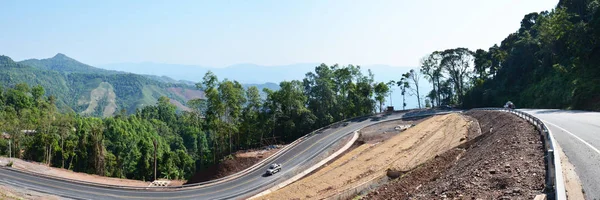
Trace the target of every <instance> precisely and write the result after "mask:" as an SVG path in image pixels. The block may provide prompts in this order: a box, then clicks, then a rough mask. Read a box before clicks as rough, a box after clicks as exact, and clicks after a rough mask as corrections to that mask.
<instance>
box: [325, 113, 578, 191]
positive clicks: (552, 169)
mask: <svg viewBox="0 0 600 200" xmlns="http://www.w3.org/2000/svg"><path fill="white" fill-rule="evenodd" d="M471 110H486V111H503V112H509V113H512V114H514V115H517V116H518V117H520V118H523V119H525V120H527V121H528V122H529V123H531V124H532V125H534V126H535V127H536V129H537V130H538V131H539V132H540V134H541V135H542V137H543V138H544V140H543V143H544V149H545V151H544V154H545V155H544V159H545V162H546V175H545V176H546V188H545V192H546V193H547V194H548V199H557V200H566V199H567V198H566V191H565V186H564V179H563V175H562V167H561V165H560V157H559V156H558V155H557V154H555V152H554V146H556V141H555V140H554V137H553V136H552V132H551V131H550V129H548V128H547V126H546V125H545V124H544V123H543V122H542V120H540V119H538V118H536V117H534V116H532V115H530V114H527V113H524V112H521V111H518V110H513V109H506V108H475V109H471ZM386 178H387V177H385V176H379V177H374V178H373V179H370V180H368V181H365V182H363V183H361V184H359V185H357V186H355V187H352V188H349V189H346V190H344V191H342V192H339V193H337V194H335V195H332V196H329V197H327V198H326V199H328V200H338V199H350V198H352V197H354V196H356V195H357V194H360V193H363V192H365V191H370V190H373V189H375V188H376V187H377V186H379V185H381V184H382V183H384V182H385V180H387V179H386Z"/></svg>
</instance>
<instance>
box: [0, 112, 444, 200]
mask: <svg viewBox="0 0 600 200" xmlns="http://www.w3.org/2000/svg"><path fill="white" fill-rule="evenodd" d="M436 112H438V113H439V112H445V111H419V112H412V113H409V114H406V116H405V113H394V114H390V115H386V116H378V117H370V118H364V119H359V120H353V121H351V122H349V123H348V124H347V125H345V126H339V127H332V128H329V129H325V130H322V131H321V132H320V133H317V134H314V135H313V136H311V137H309V138H306V139H305V140H304V141H303V142H301V143H299V144H298V145H297V146H295V147H293V148H291V149H289V150H288V151H287V152H286V153H283V154H281V155H279V156H278V157H277V158H275V160H274V162H276V163H283V165H282V170H281V172H279V173H277V174H274V175H272V176H265V175H264V174H265V171H266V169H267V166H268V165H269V164H271V163H265V164H264V166H263V167H260V168H258V169H257V170H254V171H252V172H250V173H248V174H246V175H244V176H242V177H239V178H237V179H234V180H230V181H226V182H223V183H218V184H214V185H207V186H203V187H199V188H185V189H179V190H161V191H153V190H131V189H122V188H106V187H100V186H94V185H87V184H81V183H73V182H69V181H63V180H56V179H52V178H45V177H38V176H35V175H31V174H27V173H22V172H18V171H12V170H7V169H2V168H0V183H3V184H9V185H14V186H17V187H21V188H26V189H31V190H35V191H39V192H43V193H49V194H54V195H59V196H62V197H68V198H75V199H242V198H247V197H250V196H252V195H254V194H257V193H259V192H261V191H263V190H265V189H268V188H270V187H272V186H274V185H275V184H278V183H280V182H282V181H284V180H286V179H287V178H290V177H292V176H294V175H296V174H298V173H300V172H301V170H302V169H304V168H306V167H307V165H310V164H311V163H314V162H315V161H316V160H317V159H318V156H319V155H321V154H322V153H323V152H325V151H327V150H328V149H329V147H331V146H332V145H333V144H335V142H336V141H339V140H340V139H341V138H343V137H344V136H347V135H349V134H351V133H352V132H353V131H355V130H357V129H360V128H362V127H365V126H368V125H371V124H375V123H377V122H379V121H382V120H391V119H401V118H403V117H410V116H415V115H427V114H433V113H436Z"/></svg>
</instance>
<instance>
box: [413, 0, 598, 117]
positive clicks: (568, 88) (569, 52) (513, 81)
mask: <svg viewBox="0 0 600 200" xmlns="http://www.w3.org/2000/svg"><path fill="white" fill-rule="evenodd" d="M599 5H600V4H599V2H598V1H597V0H561V1H560V2H559V4H558V6H557V8H556V9H555V10H553V11H551V12H548V11H544V12H541V13H530V14H527V15H525V16H524V18H523V20H522V21H521V27H520V28H519V30H518V31H517V32H515V33H512V34H510V35H509V36H508V37H506V38H505V39H504V40H503V41H502V43H501V45H500V46H497V45H494V46H492V47H490V48H489V49H488V50H487V51H485V50H481V49H479V50H477V51H475V52H474V53H472V55H473V57H474V62H473V64H474V70H473V71H472V72H473V74H468V73H467V74H468V77H469V78H468V79H467V80H470V84H464V86H460V84H457V83H460V82H458V81H457V79H454V78H453V74H452V73H448V75H449V77H448V78H449V79H448V81H449V83H451V84H452V85H453V88H451V89H452V90H451V91H450V92H451V94H452V96H456V97H457V98H455V99H452V101H456V100H457V101H456V102H457V103H459V104H462V105H463V106H464V107H465V108H472V107H487V106H494V107H498V106H502V105H503V104H504V103H505V102H506V101H509V100H510V101H512V102H514V103H515V104H516V105H517V106H518V107H521V108H524V107H529V108H562V109H583V110H600V78H599V77H600V67H598V66H600V34H599V33H600V12H598V7H599ZM456 50H458V49H455V50H454V51H456ZM465 51H466V50H465ZM444 52H449V50H446V51H444ZM434 54H438V52H434ZM434 54H432V55H434ZM443 54H444V53H442V57H444V58H443V59H445V57H447V55H446V56H445V55H443ZM442 62H443V60H442ZM442 65H443V64H442ZM447 66H450V65H447ZM462 66H467V65H462ZM427 69H429V68H427ZM427 69H425V68H424V70H425V71H427V72H431V70H427ZM447 72H450V71H447ZM427 75H429V74H427ZM430 77H431V76H428V78H430ZM465 83H469V82H465ZM434 89H438V88H437V87H436V85H434ZM442 89H443V88H439V89H438V90H436V91H434V92H433V93H438V92H437V91H439V93H442V92H444V91H443V90H442ZM461 91H464V97H461V96H462V94H463V92H461ZM432 97H437V95H436V94H433V95H430V98H432ZM437 99H440V97H437ZM452 101H451V102H452ZM434 102H435V101H434Z"/></svg>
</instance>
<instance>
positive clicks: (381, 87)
mask: <svg viewBox="0 0 600 200" xmlns="http://www.w3.org/2000/svg"><path fill="white" fill-rule="evenodd" d="M374 89H375V100H377V101H378V102H379V112H383V102H384V101H385V97H386V96H387V95H388V94H389V90H390V88H388V86H387V84H385V83H384V82H379V83H377V84H376V85H375V87H374Z"/></svg>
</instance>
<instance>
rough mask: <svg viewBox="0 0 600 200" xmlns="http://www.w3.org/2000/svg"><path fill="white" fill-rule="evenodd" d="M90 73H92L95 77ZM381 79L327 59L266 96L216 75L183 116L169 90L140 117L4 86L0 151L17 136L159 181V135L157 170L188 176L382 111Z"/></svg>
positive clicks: (24, 153)
mask: <svg viewBox="0 0 600 200" xmlns="http://www.w3.org/2000/svg"><path fill="white" fill-rule="evenodd" d="M10 66H13V67H21V68H26V66H23V65H20V64H16V65H15V64H14V63H13V64H11V65H10ZM89 76H90V75H88V77H84V78H85V79H86V80H91V79H93V77H89ZM97 76H100V75H97ZM69 80H71V78H69ZM379 84H383V83H379ZM379 84H376V83H374V81H373V75H372V74H368V75H364V74H362V73H361V71H360V67H355V66H352V65H349V66H338V65H334V66H327V65H320V66H317V67H316V68H315V71H314V72H310V73H308V74H307V75H306V78H305V79H304V80H303V81H297V80H296V81H285V82H281V83H280V84H279V86H280V89H279V90H277V91H273V90H270V89H264V92H265V93H266V94H267V97H266V99H262V98H260V91H259V90H258V88H257V87H255V86H250V87H248V88H247V89H244V87H243V86H242V85H241V84H240V83H239V82H237V81H230V80H222V81H220V80H219V79H218V78H217V77H216V76H215V75H214V74H212V73H211V72H209V73H207V74H206V75H205V76H204V79H203V81H202V82H201V83H198V84H197V87H198V88H200V89H202V90H204V91H206V98H205V99H195V100H192V101H190V102H189V103H188V105H190V108H191V109H190V110H189V111H184V112H181V113H177V112H176V108H175V106H174V105H173V104H171V103H170V102H171V101H170V99H169V98H167V97H164V96H163V97H160V98H159V100H158V104H156V105H150V106H146V107H143V108H141V109H137V110H136V111H135V113H133V114H127V113H122V112H117V115H116V116H114V117H105V118H95V117H84V116H81V115H75V114H73V113H61V112H58V111H57V108H56V106H55V104H54V103H55V101H56V100H57V98H55V97H54V96H46V95H44V94H45V91H44V88H43V87H41V86H35V87H29V86H27V85H26V84H16V85H15V86H10V87H5V88H0V130H2V132H5V133H6V134H3V137H0V155H7V154H8V152H9V151H8V141H7V140H11V141H12V143H13V145H12V149H11V151H10V152H12V153H13V154H12V155H13V156H15V157H19V158H24V159H27V160H33V161H37V162H44V163H48V164H49V165H51V166H54V167H61V168H66V169H71V170H74V171H78V172H87V173H93V174H99V175H104V176H111V177H125V178H132V179H140V180H150V179H152V178H153V177H154V170H153V165H152V162H153V153H154V143H155V142H156V145H157V158H158V174H157V176H158V177H159V178H163V177H164V178H170V179H183V178H189V177H190V176H191V175H192V174H193V173H194V172H196V171H197V170H203V169H205V168H207V167H208V166H211V165H215V164H218V163H219V162H221V160H222V159H224V158H226V157H227V155H230V154H231V153H233V152H235V151H237V150H240V149H249V148H255V147H262V146H264V145H269V144H276V143H288V142H290V141H293V140H295V139H297V138H299V137H301V136H303V135H304V134H307V133H309V132H310V131H312V130H314V129H317V128H319V127H322V126H325V125H328V124H330V123H332V122H335V121H340V120H342V119H346V118H351V117H355V116H362V115H367V114H371V113H373V112H374V111H375V109H376V108H377V107H376V103H375V101H374V100H373V97H374V95H379V96H385V95H386V91H380V90H375V89H374V86H375V85H379ZM116 89H119V88H116ZM126 91H128V92H136V91H129V90H126ZM22 130H34V131H33V132H32V131H22Z"/></svg>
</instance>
